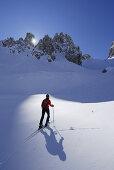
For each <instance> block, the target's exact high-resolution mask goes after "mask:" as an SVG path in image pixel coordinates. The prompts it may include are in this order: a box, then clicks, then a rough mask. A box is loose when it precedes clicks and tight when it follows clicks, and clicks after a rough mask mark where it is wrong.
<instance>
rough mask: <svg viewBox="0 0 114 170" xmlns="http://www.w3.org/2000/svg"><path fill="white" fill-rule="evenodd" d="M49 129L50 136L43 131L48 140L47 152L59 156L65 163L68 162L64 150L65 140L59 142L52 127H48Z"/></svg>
mask: <svg viewBox="0 0 114 170" xmlns="http://www.w3.org/2000/svg"><path fill="white" fill-rule="evenodd" d="M47 129H48V130H49V131H50V135H48V133H47V132H46V131H44V130H41V133H42V134H43V135H44V137H45V140H46V149H47V151H48V152H49V153H50V154H51V155H53V156H56V155H58V156H59V159H60V160H61V161H65V160H66V154H65V152H64V150H63V140H64V138H61V139H60V140H59V142H58V141H57V140H56V137H55V134H54V131H53V129H52V128H50V127H47Z"/></svg>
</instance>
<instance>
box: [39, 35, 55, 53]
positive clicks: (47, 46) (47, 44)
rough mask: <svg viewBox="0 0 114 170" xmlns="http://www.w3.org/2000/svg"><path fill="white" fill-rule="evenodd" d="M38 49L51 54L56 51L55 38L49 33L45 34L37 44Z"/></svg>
mask: <svg viewBox="0 0 114 170" xmlns="http://www.w3.org/2000/svg"><path fill="white" fill-rule="evenodd" d="M36 48H38V50H41V51H43V52H44V53H45V54H48V55H51V54H52V53H53V52H54V45H53V40H52V38H50V37H49V36H48V35H45V37H44V38H43V39H41V40H40V41H39V43H38V45H37V46H36Z"/></svg>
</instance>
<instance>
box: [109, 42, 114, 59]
mask: <svg viewBox="0 0 114 170" xmlns="http://www.w3.org/2000/svg"><path fill="white" fill-rule="evenodd" d="M112 57H114V41H113V42H112V44H111V47H110V50H109V55H108V58H112Z"/></svg>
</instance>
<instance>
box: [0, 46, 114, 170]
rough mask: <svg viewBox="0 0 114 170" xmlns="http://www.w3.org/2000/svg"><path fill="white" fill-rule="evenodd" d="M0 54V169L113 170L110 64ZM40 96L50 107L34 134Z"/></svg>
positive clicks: (113, 98)
mask: <svg viewBox="0 0 114 170" xmlns="http://www.w3.org/2000/svg"><path fill="white" fill-rule="evenodd" d="M0 50H1V53H0V170H36V169H37V170H47V169H52V170H60V169H61V170H113V169H114V72H113V71H114V60H110V61H107V62H104V61H103V62H101V61H96V60H91V61H89V62H85V63H84V66H82V67H80V66H77V65H75V64H73V63H69V62H68V61H66V60H65V59H63V58H62V56H61V57H60V58H59V56H58V58H57V61H55V62H53V63H48V62H47V61H45V59H44V60H43V59H42V60H41V61H40V60H36V59H35V58H32V56H28V57H27V56H26V55H25V54H23V55H20V56H18V55H12V54H9V53H8V51H7V49H5V48H1V49H0ZM90 63H91V64H90ZM98 63H99V64H98ZM92 65H93V67H92ZM103 68H107V70H108V72H107V73H104V74H103V73H102V69H103ZM46 93H49V94H50V100H51V102H52V104H54V108H50V114H51V118H50V122H51V123H50V125H49V126H48V127H47V128H45V129H42V130H40V132H39V131H37V129H38V125H39V120H40V117H41V102H42V100H43V99H44V98H45V95H46ZM45 118H46V116H45ZM53 120H54V122H53ZM44 123H45V120H44Z"/></svg>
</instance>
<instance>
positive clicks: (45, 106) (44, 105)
mask: <svg viewBox="0 0 114 170" xmlns="http://www.w3.org/2000/svg"><path fill="white" fill-rule="evenodd" d="M47 107H48V100H46V99H44V100H43V102H42V108H43V109H46V108H47Z"/></svg>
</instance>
